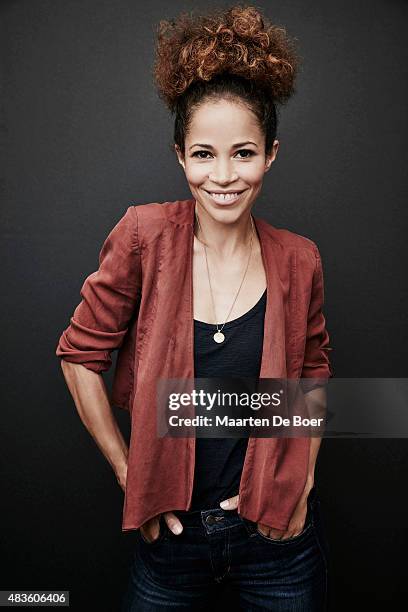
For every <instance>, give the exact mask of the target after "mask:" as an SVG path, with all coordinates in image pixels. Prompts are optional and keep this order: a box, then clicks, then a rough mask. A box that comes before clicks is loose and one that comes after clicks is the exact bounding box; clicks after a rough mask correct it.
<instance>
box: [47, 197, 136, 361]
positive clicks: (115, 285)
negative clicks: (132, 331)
mask: <svg viewBox="0 0 408 612" xmlns="http://www.w3.org/2000/svg"><path fill="white" fill-rule="evenodd" d="M136 208H137V207H136V206H129V208H128V209H127V211H126V213H125V214H124V215H123V217H122V218H121V219H120V220H119V222H118V223H117V224H116V225H115V227H114V228H113V229H112V230H111V232H110V233H109V235H108V237H107V238H106V240H105V242H104V243H103V246H102V249H101V251H100V253H99V269H98V270H97V271H96V272H93V273H92V274H90V275H89V276H88V277H87V278H86V279H85V282H84V283H83V285H82V288H81V291H80V294H81V297H82V301H81V302H80V304H79V305H78V306H77V307H76V309H75V311H74V313H73V315H72V317H71V319H70V324H69V326H68V327H67V328H66V329H65V330H64V331H63V333H62V335H61V337H60V339H59V342H58V345H57V349H56V355H57V356H58V357H60V358H61V359H64V360H65V361H70V362H72V363H81V364H82V365H83V366H85V367H86V368H88V369H89V370H93V371H94V372H102V371H105V370H108V369H109V368H110V366H111V365H112V360H111V358H110V353H111V351H113V350H115V349H118V348H119V347H120V346H121V344H122V342H123V339H124V336H125V334H126V332H127V329H128V324H129V321H130V319H131V317H132V314H133V312H134V310H135V308H136V306H137V303H138V301H139V298H140V294H141V265H140V250H139V244H138V217H137V211H136Z"/></svg>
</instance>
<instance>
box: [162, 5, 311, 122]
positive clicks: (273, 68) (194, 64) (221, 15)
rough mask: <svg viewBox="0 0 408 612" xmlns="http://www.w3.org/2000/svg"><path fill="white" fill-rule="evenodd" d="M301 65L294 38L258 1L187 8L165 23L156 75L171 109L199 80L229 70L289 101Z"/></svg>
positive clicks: (282, 101)
mask: <svg viewBox="0 0 408 612" xmlns="http://www.w3.org/2000/svg"><path fill="white" fill-rule="evenodd" d="M298 64H299V57H298V55H297V52H296V49H295V44H294V39H293V40H292V39H290V38H289V37H288V36H287V34H286V30H285V29H284V28H281V27H278V26H277V25H273V24H272V23H270V22H269V21H268V20H266V19H265V18H264V17H263V16H262V15H261V13H260V12H259V11H258V10H257V9H256V8H255V7H254V6H245V7H242V6H239V5H236V6H233V7H232V8H229V9H227V10H225V9H224V10H223V9H215V10H212V11H211V13H207V14H205V15H198V16H193V15H192V13H182V14H181V15H180V16H179V17H178V18H177V19H173V20H171V21H167V20H162V21H160V22H159V26H158V35H157V44H156V61H155V66H154V77H155V80H156V85H157V88H158V92H159V95H160V97H161V98H162V99H163V100H164V101H165V103H166V104H167V106H168V107H169V108H170V109H171V110H173V109H174V107H175V103H176V101H177V98H178V97H179V96H181V95H182V94H183V93H184V92H185V91H186V89H187V88H188V87H189V86H190V85H191V84H192V83H193V82H194V81H198V80H202V81H209V80H211V79H212V78H214V77H215V76H217V75H218V74H221V73H225V72H228V73H229V74H232V75H236V76H240V77H243V78H245V79H248V80H251V81H253V83H254V85H257V86H259V87H262V88H265V89H266V90H267V92H268V93H269V94H270V96H272V97H273V99H274V100H275V101H276V102H280V103H284V102H286V101H287V100H288V98H289V97H290V96H291V95H292V94H293V93H294V81H295V77H296V74H297V69H298Z"/></svg>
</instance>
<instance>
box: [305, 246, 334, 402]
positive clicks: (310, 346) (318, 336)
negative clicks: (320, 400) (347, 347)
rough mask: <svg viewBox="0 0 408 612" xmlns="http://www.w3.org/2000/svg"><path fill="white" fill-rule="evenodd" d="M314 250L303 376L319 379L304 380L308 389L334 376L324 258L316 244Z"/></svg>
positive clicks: (320, 384)
mask: <svg viewBox="0 0 408 612" xmlns="http://www.w3.org/2000/svg"><path fill="white" fill-rule="evenodd" d="M314 251H315V259H316V261H315V270H314V274H313V285H312V291H311V299H310V304H309V312H308V319H307V332H306V344H305V354H304V361H303V367H302V373H301V377H302V378H313V379H319V380H314V381H312V380H311V381H310V383H309V381H303V383H302V384H303V386H304V388H305V389H306V388H307V391H310V390H311V389H313V388H314V387H317V386H322V385H324V384H326V383H327V382H328V379H329V378H331V377H332V376H334V373H333V368H332V366H331V363H330V359H329V351H331V350H333V349H332V348H331V347H330V346H329V342H330V339H329V334H328V331H327V329H326V321H325V318H324V315H323V312H322V307H323V304H324V279H323V268H322V260H321V257H320V253H319V250H318V248H317V246H316V245H315V244H314Z"/></svg>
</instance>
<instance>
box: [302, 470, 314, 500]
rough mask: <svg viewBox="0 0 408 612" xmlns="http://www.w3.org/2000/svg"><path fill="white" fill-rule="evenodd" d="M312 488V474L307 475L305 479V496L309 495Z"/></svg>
mask: <svg viewBox="0 0 408 612" xmlns="http://www.w3.org/2000/svg"><path fill="white" fill-rule="evenodd" d="M313 487H314V474H308V475H307V478H306V483H305V488H304V493H305V494H306V495H309V493H310V491H311V490H312V489H313Z"/></svg>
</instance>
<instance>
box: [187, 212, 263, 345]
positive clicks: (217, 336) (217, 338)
mask: <svg viewBox="0 0 408 612" xmlns="http://www.w3.org/2000/svg"><path fill="white" fill-rule="evenodd" d="M195 216H196V219H197V224H198V227H199V229H200V231H201V233H202V234H203V236H204V233H203V230H202V228H201V224H200V220H199V218H198V215H197V211H195ZM249 218H250V221H251V230H252V231H251V239H250V244H249V256H248V261H247V265H246V268H245V272H244V275H243V277H242V280H241V283H240V285H239V288H238V291H237V293H236V295H235V298H234V301H233V302H232V306H231V308H230V310H229V313H228V315H227V318H226V319H225V321H224V323H223V324H222V326H221V327H218V323H217V316H216V313H215V304H214V295H213V290H212V286H211V279H210V269H209V266H208V258H207V248H206V244H205V242H203V246H204V255H205V263H206V267H207V276H208V284H209V286H210V294H211V303H212V309H213V313H214V319H215V325H216V326H217V331H216V333H215V334H214V340H215V341H216V342H217V343H220V342H223V341H224V338H225V336H224V334H223V333H222V330H223V329H224V326H225V324H226V322H227V321H228V318H229V316H230V314H231V312H232V309H233V308H234V304H235V302H236V301H237V298H238V295H239V292H240V290H241V287H242V284H243V282H244V280H245V277H246V273H247V271H248V267H249V262H250V259H251V253H252V241H253V236H254V234H255V229H254V222H253V219H252V215H251V214H250V216H249Z"/></svg>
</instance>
